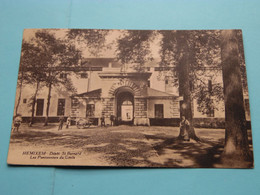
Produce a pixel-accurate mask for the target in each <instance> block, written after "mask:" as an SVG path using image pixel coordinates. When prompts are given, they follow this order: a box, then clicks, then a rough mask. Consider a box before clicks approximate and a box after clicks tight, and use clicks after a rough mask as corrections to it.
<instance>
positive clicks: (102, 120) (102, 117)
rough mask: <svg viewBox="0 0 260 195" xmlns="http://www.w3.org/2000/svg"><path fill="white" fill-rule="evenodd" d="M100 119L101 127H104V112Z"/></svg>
mask: <svg viewBox="0 0 260 195" xmlns="http://www.w3.org/2000/svg"><path fill="white" fill-rule="evenodd" d="M100 120H101V127H105V126H106V124H105V116H104V114H102V116H101V118H100Z"/></svg>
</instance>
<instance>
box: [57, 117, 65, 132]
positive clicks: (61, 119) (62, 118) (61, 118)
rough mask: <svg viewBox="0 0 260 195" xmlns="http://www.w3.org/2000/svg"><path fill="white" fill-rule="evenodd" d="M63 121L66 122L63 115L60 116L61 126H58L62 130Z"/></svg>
mask: <svg viewBox="0 0 260 195" xmlns="http://www.w3.org/2000/svg"><path fill="white" fill-rule="evenodd" d="M63 122H64V117H63V116H61V117H60V118H59V128H58V130H62V127H63Z"/></svg>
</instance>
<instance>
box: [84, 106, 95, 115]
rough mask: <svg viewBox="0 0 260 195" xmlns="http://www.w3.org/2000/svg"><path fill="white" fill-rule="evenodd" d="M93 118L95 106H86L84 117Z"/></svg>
mask: <svg viewBox="0 0 260 195" xmlns="http://www.w3.org/2000/svg"><path fill="white" fill-rule="evenodd" d="M93 116H95V104H87V110H86V117H93Z"/></svg>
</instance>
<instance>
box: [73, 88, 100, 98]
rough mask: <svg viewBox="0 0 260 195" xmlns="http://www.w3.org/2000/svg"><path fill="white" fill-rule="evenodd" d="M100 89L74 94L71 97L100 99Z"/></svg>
mask: <svg viewBox="0 0 260 195" xmlns="http://www.w3.org/2000/svg"><path fill="white" fill-rule="evenodd" d="M101 92H102V89H95V90H92V91H88V92H84V93H80V94H76V95H74V96H73V97H91V98H100V96H101Z"/></svg>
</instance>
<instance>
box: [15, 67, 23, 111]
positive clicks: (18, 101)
mask: <svg viewBox="0 0 260 195" xmlns="http://www.w3.org/2000/svg"><path fill="white" fill-rule="evenodd" d="M22 88H23V71H22V75H21V83H20V85H19V90H20V91H19V97H18V100H17V105H16V107H15V115H17V114H18V108H19V105H20V102H21V96H22Z"/></svg>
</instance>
